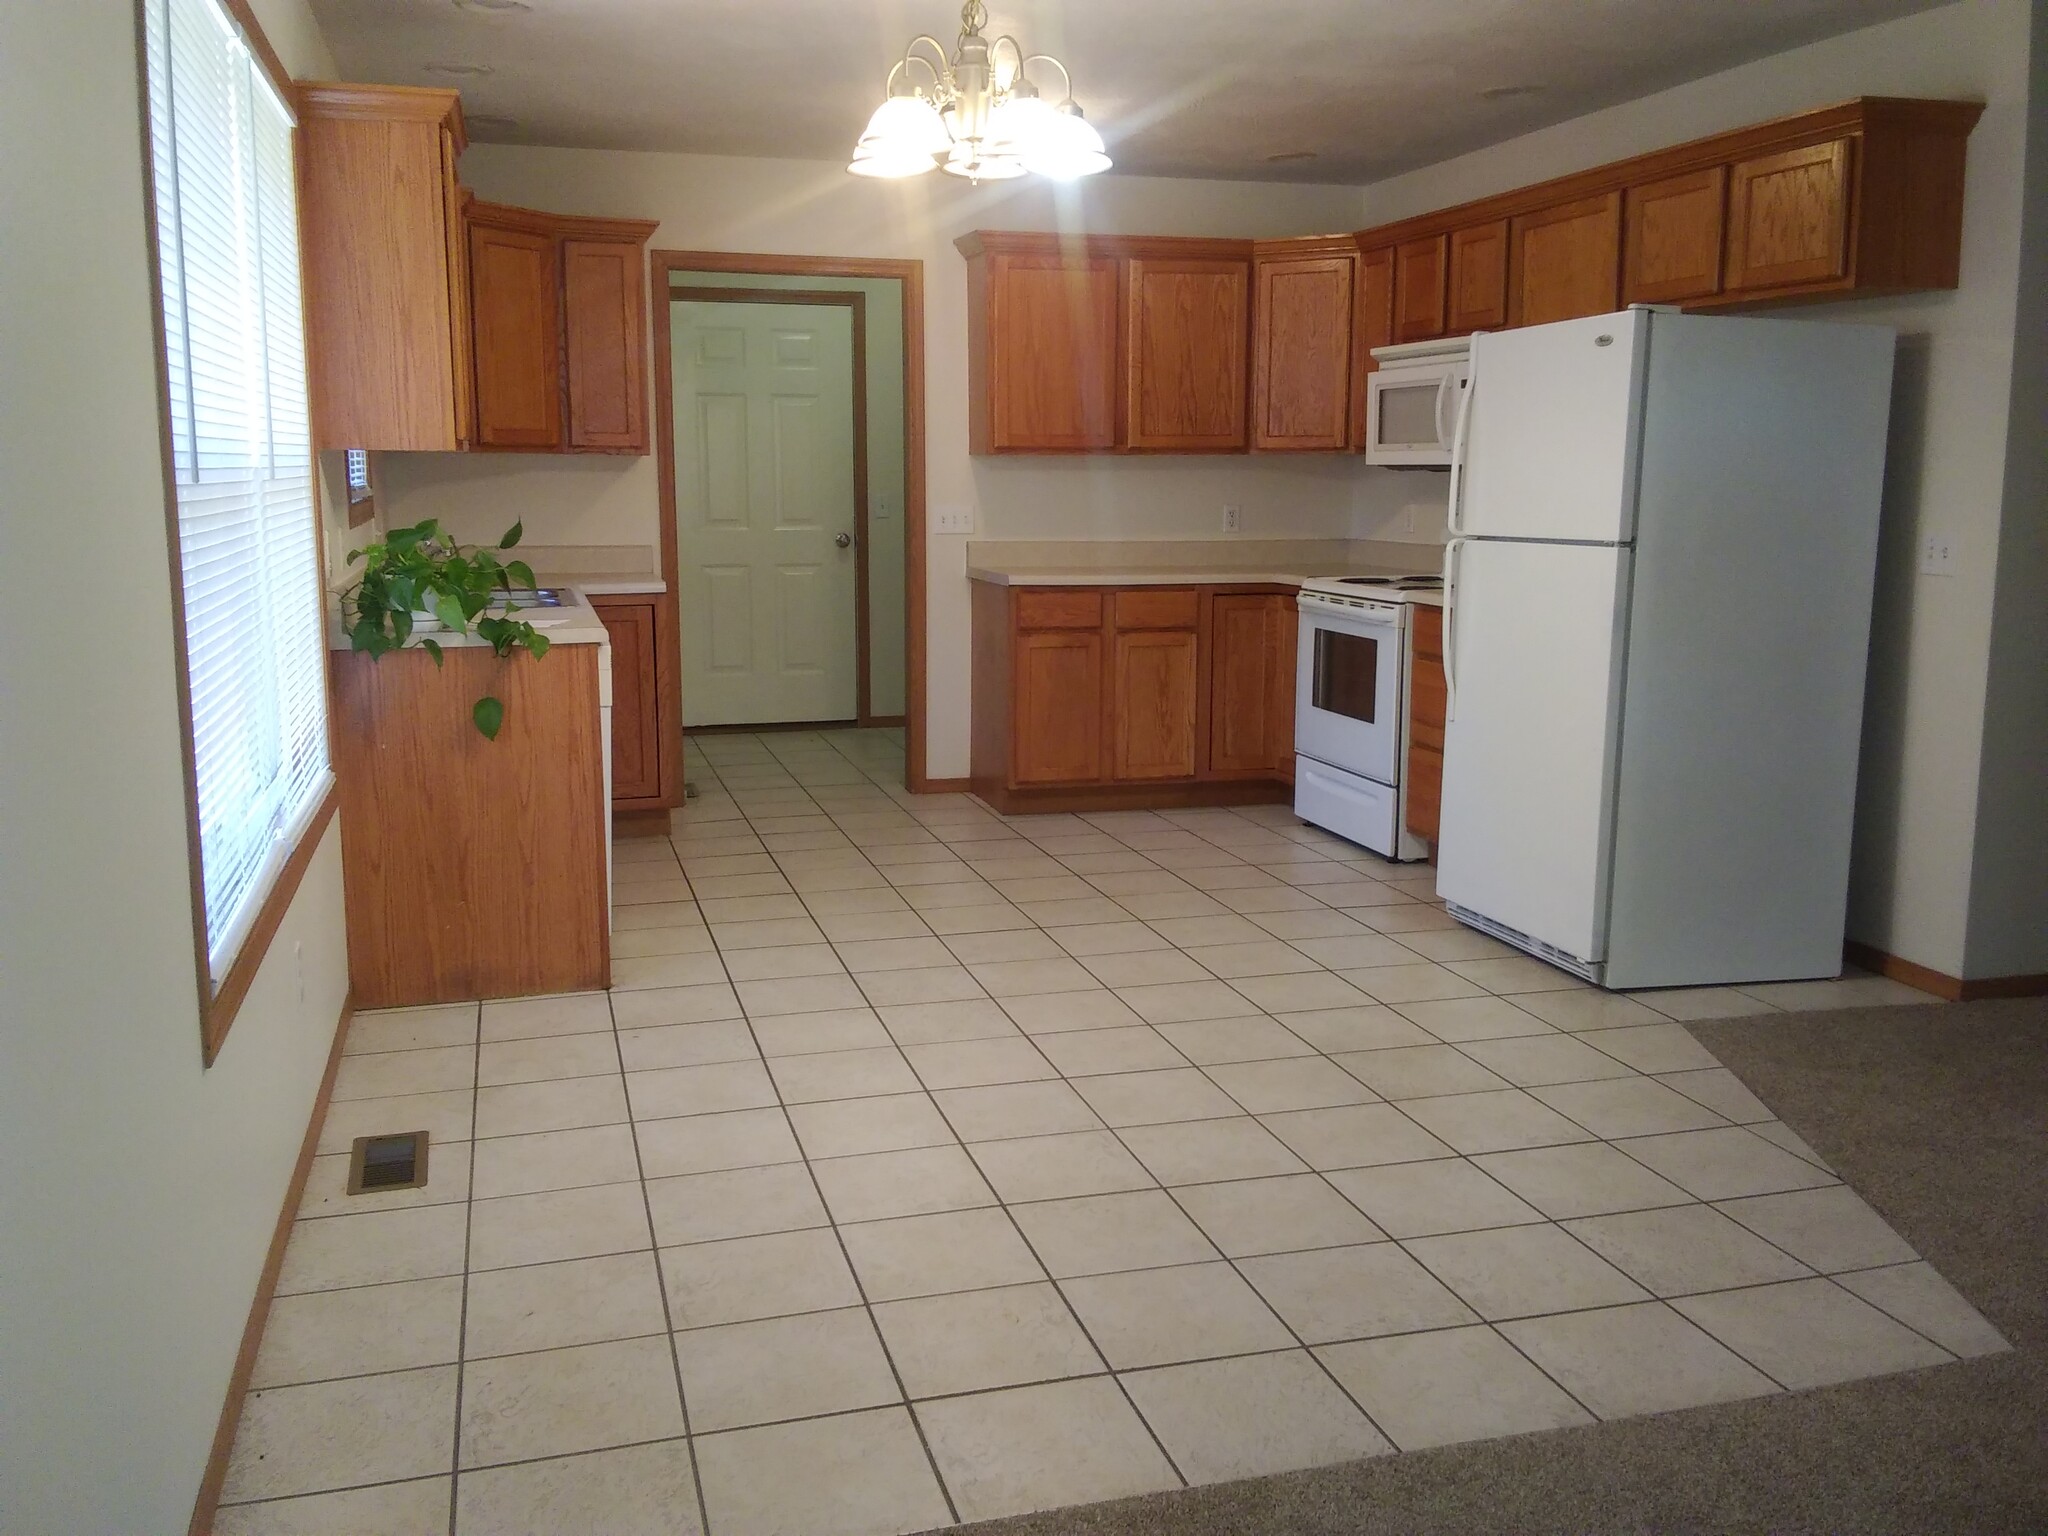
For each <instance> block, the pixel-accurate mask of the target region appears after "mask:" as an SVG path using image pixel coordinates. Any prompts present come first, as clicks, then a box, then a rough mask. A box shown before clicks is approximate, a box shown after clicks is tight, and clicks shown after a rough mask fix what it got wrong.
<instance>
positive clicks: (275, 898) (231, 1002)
mask: <svg viewBox="0 0 2048 1536" xmlns="http://www.w3.org/2000/svg"><path fill="white" fill-rule="evenodd" d="M146 3H147V0H136V3H135V7H134V22H135V88H136V108H137V110H136V120H137V125H138V128H139V133H138V136H137V143H136V147H137V151H138V153H139V154H140V156H141V161H142V223H143V228H144V231H145V235H146V251H145V255H146V259H147V260H148V263H149V309H150V328H151V351H152V353H153V354H154V357H155V361H156V407H157V410H156V414H157V455H158V462H159V466H160V468H161V472H162V475H163V492H164V504H163V515H164V550H165V555H166V558H167V560H168V562H169V567H170V584H171V643H172V646H173V648H174V650H175V652H176V655H177V665H176V667H174V668H173V669H172V670H173V674H174V675H175V677H176V680H177V690H178V747H179V757H180V759H181V761H180V765H179V766H180V768H181V770H182V772H183V774H184V779H185V848H186V861H187V866H188V875H189V880H190V891H191V907H192V966H193V979H194V983H195V989H196V991H197V993H198V1002H199V1051H200V1059H201V1061H202V1063H203V1064H204V1065H205V1066H209V1067H210V1066H212V1065H213V1063H214V1060H215V1058H216V1057H218V1056H219V1054H220V1048H221V1046H222V1045H224V1044H225V1043H226V1042H227V1037H228V1030H229V1028H230V1027H231V1026H232V1025H233V1024H234V1022H235V1015H236V1014H237V1013H239V1012H240V1011H241V1007H242V1000H243V999H244V998H246V997H247V996H248V995H249V988H250V987H251V986H252V985H253V984H254V982H255V980H256V973H257V972H258V971H259V970H261V969H262V968H263V961H264V959H265V957H266V956H267V955H268V954H269V952H270V944H271V941H272V940H273V939H275V938H276V937H277V930H278V928H279V926H280V925H281V924H282V923H283V922H284V914H285V912H286V911H287V910H288V909H289V908H290V907H291V904H292V898H293V897H295V896H296V895H297V894H298V891H299V886H300V883H301V882H302V881H303V880H304V879H305V875H306V869H307V867H308V866H309V865H310V864H311V863H312V862H313V855H314V854H315V853H316V852H318V851H319V847H320V841H321V839H322V838H323V837H325V836H326V833H327V827H328V823H330V822H331V821H333V819H334V813H335V809H336V807H338V806H339V805H340V804H341V789H340V786H339V785H338V784H335V783H329V785H328V787H327V793H326V795H325V796H323V797H322V799H321V801H320V804H319V805H318V807H316V808H315V810H314V812H313V815H312V817H311V818H310V819H309V820H308V821H307V823H306V827H305V830H304V831H303V832H301V833H300V834H299V840H298V842H297V843H296V844H295V845H294V846H293V848H292V850H291V852H290V853H289V854H287V855H286V856H285V861H284V865H283V867H282V868H280V869H279V870H278V873H277V879H276V880H274V881H273V882H272V883H271V887H270V890H269V892H268V893H267V894H266V895H265V896H264V898H263V904H262V906H260V907H259V908H257V911H256V920H255V922H254V923H253V924H252V925H251V926H250V929H249V933H248V935H247V937H245V938H244V939H243V940H242V944H241V947H240V948H239V949H238V950H237V951H236V952H235V958H234V960H233V961H232V962H231V963H230V964H229V966H228V969H227V974H226V975H224V976H223V977H221V981H220V985H219V986H218V987H215V986H214V985H213V966H212V961H211V957H210V955H209V953H208V949H207V943H206V881H205V876H204V874H203V872H202V870H201V867H200V840H199V765H198V756H197V749H196V747H195V744H194V741H193V735H192V666H191V658H190V656H189V655H188V654H187V652H186V649H185V580H184V564H183V561H182V559H181V558H180V552H179V545H178V473H177V464H176V461H175V459H174V457H173V454H172V447H171V370H170V357H169V354H168V353H167V352H166V351H165V340H164V290H163V253H162V251H161V250H160V249H159V247H158V245H157V236H156V226H157V220H156V162H155V157H154V150H153V146H152V144H151V142H150V120H149V50H148V48H147V47H146V46H145V43H144V34H145V29H146V27H147V25H148V23H147V19H146V16H145V13H144V10H143V7H144V5H145V4H146ZM220 3H221V5H222V6H223V7H224V8H225V9H226V11H227V13H228V15H229V17H230V18H232V20H233V21H234V23H235V24H236V26H238V27H239V28H241V31H242V35H243V38H244V40H245V41H246V42H247V43H248V44H249V51H250V54H251V55H252V56H253V57H254V58H255V60H256V63H257V65H258V67H260V68H261V69H262V70H263V72H264V74H265V75H267V76H268V77H269V79H270V83H271V85H272V86H274V87H275V88H276V90H277V93H278V95H279V97H280V98H281V99H282V100H283V101H284V103H285V105H286V107H287V109H289V110H291V111H292V112H293V113H294V115H295V116H296V110H297V106H296V104H297V99H298V98H297V96H296V95H295V93H294V89H293V85H292V78H291V76H290V75H289V74H288V73H286V71H285V68H284V64H283V62H282V61H281V60H280V59H279V58H278V56H277V51H276V50H275V49H274V48H272V47H271V46H270V39H269V38H267V37H265V36H264V35H263V28H262V27H261V26H259V25H258V24H257V21H256V15H255V13H254V12H253V11H251V10H250V9H249V6H248V0H220ZM292 136H293V145H294V149H295V150H296V146H297V143H298V126H297V123H296V121H294V123H293V127H292ZM300 191H301V193H303V191H304V186H303V177H301V186H300ZM301 263H302V265H303V254H302V256H301ZM300 297H301V302H302V304H303V300H304V289H303V285H302V286H301V294H300ZM306 345H307V354H308V355H307V364H306V372H307V377H308V382H309V384H310V382H311V376H312V373H313V365H312V359H311V352H312V345H313V339H312V336H311V335H310V334H308V336H307V338H306ZM307 446H308V450H309V452H308V472H309V474H310V476H311V479H312V490H313V494H312V498H311V499H312V504H313V512H312V516H313V537H314V548H315V549H316V550H317V551H318V552H319V560H320V588H321V593H322V606H323V611H324V607H325V594H326V590H327V540H326V537H325V533H324V530H323V528H322V527H321V521H320V517H321V514H320V505H321V502H322V500H323V499H324V498H323V497H322V495H321V485H320V471H319V463H320V444H319V442H318V441H317V440H315V441H313V442H310V443H309V444H308V445H307ZM321 666H322V670H323V671H324V672H326V673H327V674H328V683H327V688H326V692H327V695H328V696H329V697H330V698H331V697H332V696H333V692H334V689H333V680H332V673H333V662H332V657H331V654H330V653H329V652H328V650H327V649H326V644H325V637H324V636H323V637H322V647H321ZM327 738H328V761H329V762H330V764H331V763H332V761H333V757H334V748H333V743H334V716H333V713H332V711H331V710H330V711H329V713H328V717H327Z"/></svg>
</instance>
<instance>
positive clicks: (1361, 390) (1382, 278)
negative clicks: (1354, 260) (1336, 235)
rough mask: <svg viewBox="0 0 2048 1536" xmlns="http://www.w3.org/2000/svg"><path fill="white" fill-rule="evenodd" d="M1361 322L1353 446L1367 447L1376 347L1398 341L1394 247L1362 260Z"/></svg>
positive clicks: (1355, 337)
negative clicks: (1370, 383) (1367, 414)
mask: <svg viewBox="0 0 2048 1536" xmlns="http://www.w3.org/2000/svg"><path fill="white" fill-rule="evenodd" d="M1355 313H1356V317H1357V323H1356V326H1355V327H1354V330H1353V334H1352V338H1351V446H1352V447H1353V448H1363V447H1364V446H1365V397H1366V385H1365V381H1366V380H1367V379H1368V378H1369V377H1370V376H1371V375H1372V372H1373V370H1374V369H1376V368H1378V367H1379V362H1378V360H1377V359H1375V358H1374V357H1373V355H1372V352H1373V348H1374V347H1384V346H1389V345H1391V344H1392V342H1393V340H1394V248H1393V247H1392V246H1381V247H1380V248H1379V249H1378V250H1376V251H1364V252H1361V253H1360V255H1359V258H1358V289H1357V298H1356V300H1355Z"/></svg>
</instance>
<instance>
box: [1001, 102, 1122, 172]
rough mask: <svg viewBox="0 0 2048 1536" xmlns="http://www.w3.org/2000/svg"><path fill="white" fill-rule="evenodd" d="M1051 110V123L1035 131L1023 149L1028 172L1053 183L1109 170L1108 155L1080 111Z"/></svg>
mask: <svg viewBox="0 0 2048 1536" xmlns="http://www.w3.org/2000/svg"><path fill="white" fill-rule="evenodd" d="M1048 110H1049V111H1050V113H1051V121H1050V122H1048V123H1047V124H1046V125H1045V126H1044V127H1043V128H1042V129H1035V131H1034V133H1033V136H1032V138H1031V140H1030V141H1029V142H1028V143H1027V144H1025V145H1024V146H1022V148H1021V155H1022V158H1023V162H1024V168H1025V169H1026V170H1030V171H1035V172H1037V173H1038V174H1039V175H1040V176H1045V177H1049V178H1051V179H1052V180H1054V181H1072V180H1074V179H1075V178H1076V177H1080V176H1093V175H1094V174H1095V173H1096V172H1098V171H1106V170H1108V169H1109V163H1110V162H1109V154H1108V151H1106V150H1105V149H1104V148H1103V145H1102V135H1101V134H1099V133H1097V132H1096V131H1095V127H1094V125H1093V124H1092V123H1090V122H1089V121H1088V120H1087V119H1086V118H1085V117H1083V116H1081V114H1080V113H1079V112H1078V111H1071V110H1055V109H1048Z"/></svg>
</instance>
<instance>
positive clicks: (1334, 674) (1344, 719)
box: [1294, 593, 1401, 784]
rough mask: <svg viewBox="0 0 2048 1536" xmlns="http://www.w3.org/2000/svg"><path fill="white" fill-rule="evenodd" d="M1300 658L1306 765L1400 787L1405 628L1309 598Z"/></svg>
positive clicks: (1304, 601)
mask: <svg viewBox="0 0 2048 1536" xmlns="http://www.w3.org/2000/svg"><path fill="white" fill-rule="evenodd" d="M1300 608H1301V644H1300V649H1299V650H1298V651H1297V653H1296V657H1295V696H1294V749H1295V751H1297V752H1299V753H1301V754H1302V755H1303V756H1305V757H1312V758H1315V759H1316V760H1317V761H1319V762H1324V763H1328V764H1329V765H1330V766H1331V767H1333V768H1343V769H1346V770H1348V771H1349V772H1351V773H1356V774H1362V775H1363V776H1364V777H1366V778H1369V779H1376V780H1378V781H1379V782H1380V783H1382V784H1398V783H1399V782H1400V780H1399V778H1398V777H1397V776H1396V771H1395V769H1396V761H1397V758H1398V756H1399V754H1398V750H1397V749H1398V747H1399V744H1400V738H1401V624H1400V619H1399V617H1398V611H1397V614H1396V615H1392V616H1389V615H1382V614H1379V613H1375V612H1371V611H1368V610H1365V609H1360V608H1353V607H1350V606H1348V605H1346V604H1343V603H1341V602H1335V603H1328V602H1324V601H1322V600H1320V599H1319V598H1317V597H1316V596H1315V595H1314V594H1312V593H1303V594H1302V596H1301V598H1300Z"/></svg>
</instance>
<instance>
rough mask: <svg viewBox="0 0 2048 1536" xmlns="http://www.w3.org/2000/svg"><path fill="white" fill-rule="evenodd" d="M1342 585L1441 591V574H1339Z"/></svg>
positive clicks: (1338, 581)
mask: <svg viewBox="0 0 2048 1536" xmlns="http://www.w3.org/2000/svg"><path fill="white" fill-rule="evenodd" d="M1337 584H1338V585H1339V586H1342V587H1376V588H1378V589H1379V590H1381V591H1383V592H1441V591H1443V589H1444V579H1443V577H1441V576H1339V577H1338V578H1337Z"/></svg>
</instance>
